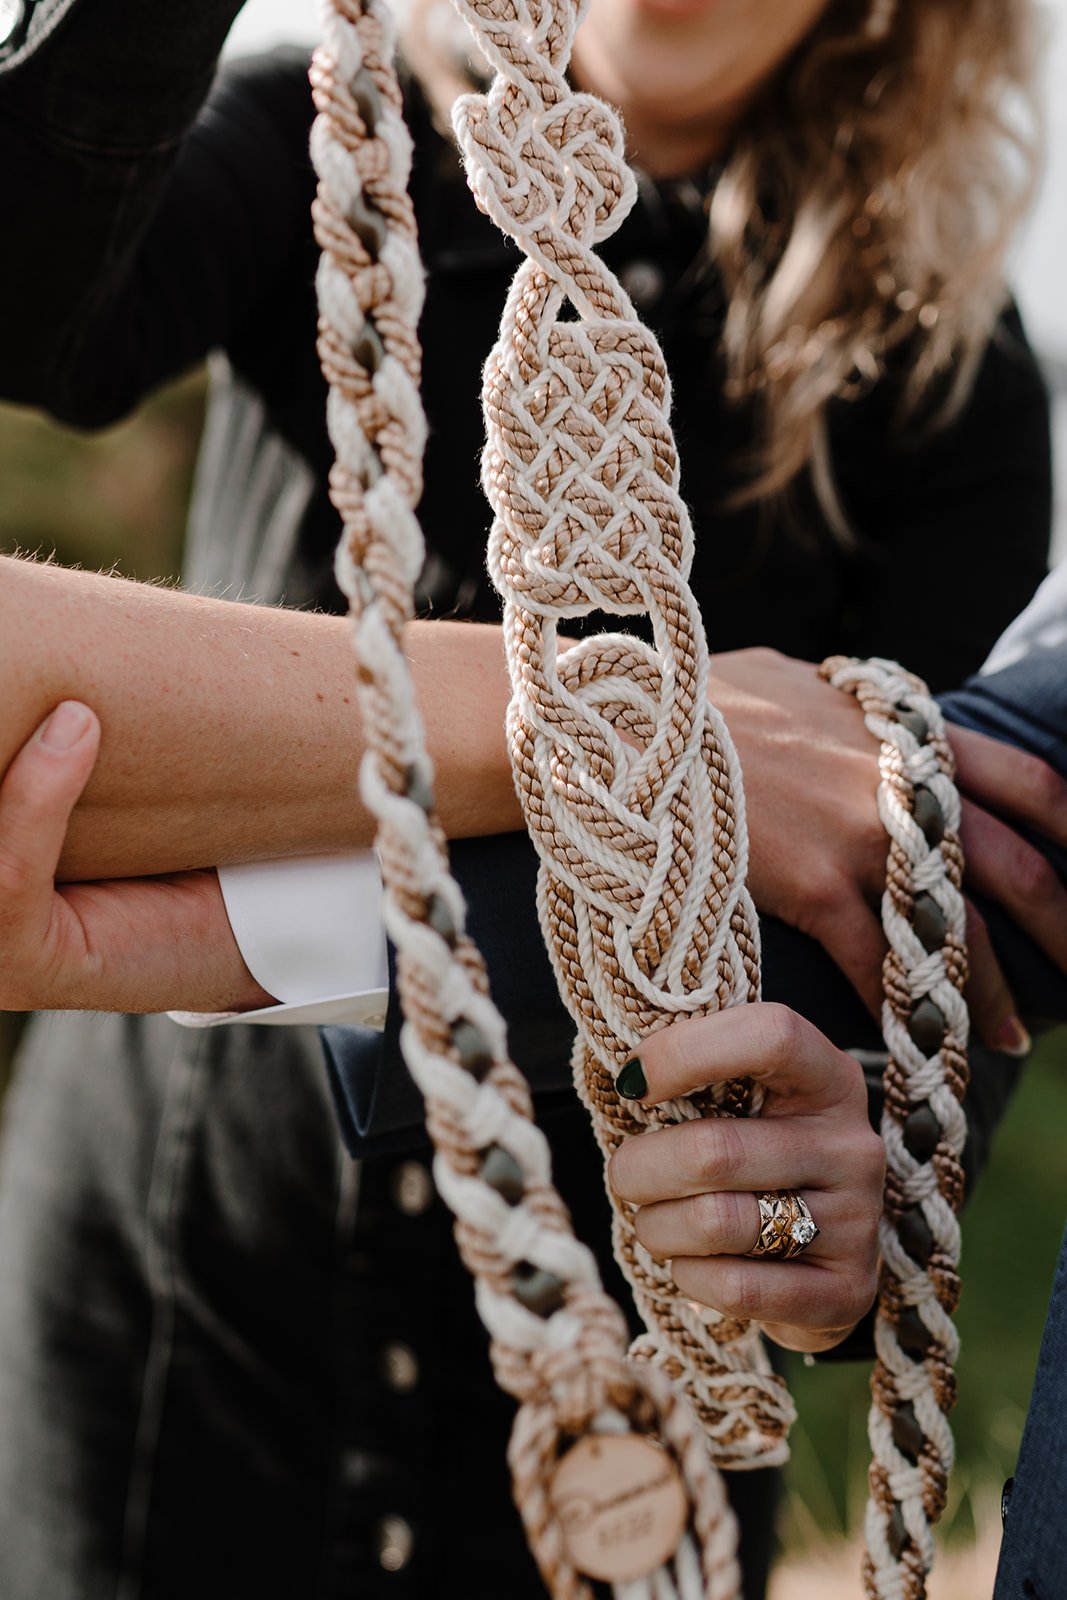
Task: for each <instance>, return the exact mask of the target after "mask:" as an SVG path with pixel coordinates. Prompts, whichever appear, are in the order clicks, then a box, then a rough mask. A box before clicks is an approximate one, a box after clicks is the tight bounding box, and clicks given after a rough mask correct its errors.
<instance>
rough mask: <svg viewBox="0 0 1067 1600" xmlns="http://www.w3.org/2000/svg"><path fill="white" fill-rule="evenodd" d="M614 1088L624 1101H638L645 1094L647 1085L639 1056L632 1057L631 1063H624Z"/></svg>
mask: <svg viewBox="0 0 1067 1600" xmlns="http://www.w3.org/2000/svg"><path fill="white" fill-rule="evenodd" d="M615 1087H616V1089H617V1090H618V1091H619V1093H620V1094H621V1095H622V1097H623V1099H624V1100H640V1098H641V1096H642V1095H643V1094H646V1093H647V1091H648V1083H647V1082H646V1080H645V1069H644V1067H643V1066H642V1065H641V1058H640V1056H634V1058H633V1060H632V1061H628V1062H627V1063H626V1065H625V1066H624V1067H623V1069H622V1071H621V1072H620V1073H619V1076H618V1077H617V1078H616V1079H615Z"/></svg>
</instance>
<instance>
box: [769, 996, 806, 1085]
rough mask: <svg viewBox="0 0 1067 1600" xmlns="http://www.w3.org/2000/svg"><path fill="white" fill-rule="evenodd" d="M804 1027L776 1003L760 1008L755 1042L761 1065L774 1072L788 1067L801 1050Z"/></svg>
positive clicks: (796, 1018) (786, 1008)
mask: <svg viewBox="0 0 1067 1600" xmlns="http://www.w3.org/2000/svg"><path fill="white" fill-rule="evenodd" d="M806 1026H807V1024H806V1023H805V1022H804V1020H803V1018H801V1017H800V1016H798V1015H797V1013H796V1012H795V1011H792V1010H791V1009H790V1008H789V1006H784V1005H781V1004H780V1003H779V1002H777V1001H768V1002H766V1003H765V1004H763V1005H761V1006H760V1009H759V1026H758V1032H757V1042H758V1048H759V1053H760V1058H761V1060H762V1061H763V1063H764V1064H765V1065H766V1066H767V1067H769V1068H771V1069H776V1070H780V1069H781V1068H782V1067H785V1066H788V1065H789V1064H790V1062H792V1061H793V1060H794V1059H795V1058H796V1056H797V1055H798V1054H799V1052H800V1050H801V1049H802V1047H803V1044H804V1034H805V1029H806Z"/></svg>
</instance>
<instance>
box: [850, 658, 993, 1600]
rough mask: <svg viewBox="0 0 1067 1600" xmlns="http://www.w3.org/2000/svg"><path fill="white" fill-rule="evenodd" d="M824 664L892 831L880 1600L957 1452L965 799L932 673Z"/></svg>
mask: <svg viewBox="0 0 1067 1600" xmlns="http://www.w3.org/2000/svg"><path fill="white" fill-rule="evenodd" d="M821 671H822V674H823V676H824V677H826V678H827V679H828V680H829V682H831V683H832V684H834V685H835V686H836V687H837V688H839V689H843V690H845V691H846V692H847V693H850V694H853V695H855V696H856V698H857V699H858V701H859V703H860V705H861V706H862V708H863V711H864V715H865V720H866V723H867V726H868V728H869V729H870V731H871V733H872V734H873V735H874V737H875V738H876V739H878V740H879V741H880V742H881V755H880V761H879V765H880V769H881V776H882V781H881V784H880V787H879V791H878V808H879V812H880V815H881V818H882V822H883V824H884V826H885V829H886V832H887V833H888V834H889V839H890V848H889V869H888V874H887V879H886V890H885V896H884V899H883V904H882V922H883V926H884V928H885V932H886V936H887V938H888V940H889V954H888V955H887V957H886V962H885V970H884V985H885V996H886V999H885V1006H884V1011H883V1030H884V1033H885V1040H886V1044H887V1045H888V1047H889V1052H890V1059H889V1065H888V1066H887V1068H886V1077H885V1089H886V1097H885V1111H884V1114H883V1118H882V1137H883V1139H884V1141H885V1147H886V1157H887V1178H886V1192H885V1210H884V1213H883V1217H882V1225H881V1247H882V1269H881V1281H880V1285H879V1312H878V1320H877V1324H876V1328H875V1345H876V1349H877V1353H878V1360H877V1364H876V1366H875V1370H874V1374H873V1376H872V1379H871V1392H872V1401H873V1403H872V1406H871V1415H870V1437H871V1449H872V1453H873V1460H872V1464H871V1473H870V1488H871V1497H870V1500H869V1502H868V1506H867V1519H866V1535H867V1552H868V1553H867V1559H866V1562H865V1565H864V1581H865V1583H866V1587H867V1593H868V1594H869V1595H871V1596H874V1597H875V1600H922V1597H923V1596H924V1595H925V1593H926V1574H927V1573H928V1572H929V1571H930V1568H931V1566H932V1564H933V1559H934V1544H933V1535H932V1534H931V1531H930V1527H931V1524H932V1523H934V1522H936V1521H937V1519H938V1518H939V1517H940V1515H941V1513H942V1511H943V1510H944V1506H945V1496H946V1490H947V1483H948V1473H949V1471H950V1469H951V1467H952V1461H953V1455H954V1451H953V1441H952V1433H951V1430H950V1428H949V1425H948V1420H947V1413H948V1412H949V1411H950V1410H951V1408H952V1406H953V1404H954V1402H955V1398H956V1380H955V1374H954V1371H953V1367H954V1364H955V1360H956V1356H957V1353H958V1349H959V1336H958V1334H957V1332H956V1329H955V1327H954V1325H953V1322H952V1313H953V1312H954V1311H955V1309H956V1305H957V1302H958V1300H959V1292H960V1282H959V1273H958V1262H959V1253H960V1230H959V1223H958V1221H957V1217H956V1214H957V1212H958V1211H959V1208H960V1204H961V1202H962V1199H963V1166H962V1161H961V1157H962V1152H963V1144H964V1139H965V1137H966V1131H967V1130H966V1120H965V1117H964V1113H963V1108H962V1106H961V1103H960V1102H961V1101H962V1099H963V1095H964V1091H965V1089H966V1087H967V1075H968V1068H967V1038H968V1020H967V1007H966V1005H965V1003H964V1000H963V995H962V989H963V985H964V983H965V982H966V977H967V955H966V946H965V943H964V932H965V912H964V904H963V896H962V894H961V893H960V882H961V879H962V875H963V856H962V851H961V848H960V841H959V825H960V802H959V795H958V793H957V792H956V788H955V785H954V783H953V781H952V778H953V773H954V771H955V765H954V761H953V757H952V751H951V748H950V746H949V744H948V740H947V739H946V737H945V731H944V722H943V720H942V717H941V711H940V708H939V707H938V705H937V702H936V701H934V700H932V699H931V698H930V696H929V693H928V691H927V689H926V686H925V684H923V683H922V682H921V680H920V679H918V678H916V677H913V676H912V674H910V673H906V672H904V671H903V670H902V669H901V668H900V667H898V666H896V664H895V663H893V662H887V661H878V660H874V661H865V662H857V661H847V660H844V659H842V658H840V657H838V658H834V659H832V660H830V661H827V662H825V663H824V664H823V667H822V668H821Z"/></svg>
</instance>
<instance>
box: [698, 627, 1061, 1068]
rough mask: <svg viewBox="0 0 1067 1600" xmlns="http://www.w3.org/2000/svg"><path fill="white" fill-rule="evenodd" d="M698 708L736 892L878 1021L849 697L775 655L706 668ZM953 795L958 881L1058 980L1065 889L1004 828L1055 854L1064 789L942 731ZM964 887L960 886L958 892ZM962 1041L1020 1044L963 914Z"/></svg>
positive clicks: (872, 911)
mask: <svg viewBox="0 0 1067 1600" xmlns="http://www.w3.org/2000/svg"><path fill="white" fill-rule="evenodd" d="M714 671H715V674H716V676H715V677H714V678H713V680H712V684H711V698H712V700H713V701H714V703H715V704H716V705H717V706H718V707H719V709H720V710H721V711H722V713H723V715H724V716H725V718H726V721H727V725H728V726H729V729H730V732H731V734H732V735H733V738H734V742H735V743H736V745H737V749H738V754H739V755H740V758H741V766H742V770H743V772H744V778H745V800H746V812H747V817H748V829H749V857H750V863H751V864H750V870H749V887H750V889H751V891H752V897H753V899H754V900H755V902H756V905H757V907H758V909H759V910H760V911H763V912H767V913H769V914H770V915H772V916H777V917H780V918H781V919H782V920H783V921H784V922H788V923H789V924H790V925H791V926H792V927H795V928H799V929H801V931H802V932H804V933H807V934H810V935H811V937H812V938H814V939H817V940H818V942H819V943H820V944H821V945H822V946H823V948H824V949H825V950H826V952H827V954H828V955H830V956H831V957H832V958H833V960H834V962H835V963H836V964H837V966H839V967H840V969H841V971H842V972H843V973H844V974H845V976H846V977H847V978H848V979H849V981H850V982H851V983H852V985H853V987H854V988H855V989H856V990H857V992H858V993H859V995H860V997H861V998H862V999H863V1001H864V1002H865V1004H866V1005H867V1007H868V1009H869V1010H870V1011H871V1013H872V1014H873V1015H874V1016H875V1017H876V1018H877V1017H879V1016H880V1014H881V995H882V985H881V969H882V960H883V957H884V955H885V952H886V942H885V938H884V936H883V933H882V928H881V922H880V920H879V916H878V914H877V908H878V907H879V904H880V901H881V896H882V891H883V889H884V887H885V873H886V854H887V849H888V842H887V839H886V835H885V831H884V829H883V828H882V824H881V822H880V821H879V818H878V811H877V805H876V799H875V796H876V791H877V787H878V778H879V775H878V746H877V744H876V742H875V741H874V740H873V739H872V738H871V735H870V734H869V733H868V731H867V728H866V726H865V724H864V720H863V714H862V712H861V710H860V708H859V706H858V705H857V704H856V702H855V700H854V699H853V698H852V697H851V696H850V695H844V694H842V693H841V692H840V691H839V690H837V689H834V688H833V687H832V686H831V685H830V684H828V683H824V682H823V681H822V680H821V679H820V678H818V677H817V676H816V670H815V668H814V667H813V666H812V665H811V664H810V663H809V662H806V661H794V660H791V659H790V658H789V657H788V656H783V655H780V654H779V653H778V652H777V651H775V650H762V649H757V650H738V651H734V652H732V653H730V654H727V655H721V656H717V657H715V659H714ZM948 733H949V737H950V739H951V742H952V745H953V749H954V751H955V753H956V757H957V761H958V764H959V773H958V783H959V787H960V790H961V794H962V797H963V817H962V826H961V832H962V838H963V845H964V850H965V854H966V859H967V876H966V883H967V884H971V885H972V886H973V887H974V888H975V889H977V890H979V891H980V892H981V893H983V894H986V895H987V896H988V897H989V898H990V899H991V900H994V901H996V902H997V903H998V904H999V905H1001V906H1003V907H1004V909H1005V910H1006V911H1007V912H1008V913H1009V915H1010V916H1011V917H1012V919H1013V920H1014V921H1016V922H1017V923H1018V924H1019V926H1020V927H1022V928H1024V929H1025V930H1026V932H1027V933H1028V934H1029V935H1030V937H1031V938H1032V939H1034V941H1035V942H1036V943H1037V944H1039V945H1040V946H1041V948H1042V949H1043V950H1044V951H1045V952H1046V954H1047V955H1048V956H1049V957H1050V958H1051V960H1053V961H1054V962H1055V963H1056V964H1057V965H1058V966H1059V967H1061V968H1062V969H1063V970H1064V971H1067V890H1065V889H1064V887H1063V885H1062V884H1060V882H1059V881H1058V879H1057V878H1056V875H1055V873H1054V872H1053V870H1052V868H1051V867H1050V866H1049V864H1048V862H1047V861H1046V860H1045V858H1044V857H1043V856H1042V855H1041V854H1040V852H1039V851H1037V850H1035V849H1034V848H1033V846H1032V845H1030V844H1028V843H1027V841H1026V840H1025V839H1023V838H1022V837H1021V835H1020V834H1018V833H1016V832H1015V830H1014V829H1013V828H1012V827H1011V826H1010V822H1009V821H1005V820H1003V819H1004V818H1008V819H1015V820H1017V821H1019V822H1024V823H1028V824H1030V825H1031V826H1033V827H1034V828H1035V829H1036V830H1037V831H1038V832H1040V833H1043V834H1045V835H1046V836H1047V837H1048V838H1050V839H1052V840H1054V841H1056V842H1058V843H1060V844H1064V845H1067V783H1065V782H1064V781H1063V779H1062V778H1060V777H1058V776H1057V774H1056V773H1055V772H1053V770H1052V769H1051V767H1049V766H1047V765H1046V764H1045V762H1043V761H1040V760H1039V759H1038V758H1037V757H1036V756H1031V755H1027V754H1025V753H1024V752H1022V751H1019V750H1016V749H1013V748H1012V747H1011V746H1010V745H1005V744H1001V743H1000V742H999V741H998V740H995V739H989V738H986V737H985V736H984V735H982V734H979V733H972V732H969V731H966V730H964V729H960V728H953V727H949V729H948ZM965 887H966V884H965ZM967 938H968V945H969V951H970V963H971V977H970V982H969V983H968V986H967V1001H968V1004H969V1005H970V1007H971V1015H972V1019H973V1022H974V1027H975V1031H976V1033H977V1035H978V1037H979V1038H981V1039H982V1040H983V1042H984V1043H986V1044H987V1045H989V1046H991V1047H992V1048H993V1049H997V1050H1007V1051H1008V1052H1009V1053H1012V1054H1023V1053H1025V1050H1026V1048H1027V1045H1028V1040H1027V1038H1026V1034H1025V1031H1024V1030H1023V1029H1022V1025H1021V1023H1020V1022H1019V1019H1018V1017H1017V1016H1016V1006H1015V1001H1014V998H1013V997H1012V994H1011V992H1010V990H1009V988H1008V984H1007V981H1006V980H1005V978H1004V974H1003V973H1002V971H1001V969H1000V966H999V964H998V962H997V959H996V957H995V956H994V954H993V948H992V945H991V943H990V940H989V935H988V932H987V931H986V927H985V924H984V922H983V921H982V918H981V917H980V916H979V914H978V912H977V911H976V910H975V908H974V906H973V905H972V904H971V903H970V902H969V901H968V902H967Z"/></svg>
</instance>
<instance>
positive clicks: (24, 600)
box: [0, 558, 521, 879]
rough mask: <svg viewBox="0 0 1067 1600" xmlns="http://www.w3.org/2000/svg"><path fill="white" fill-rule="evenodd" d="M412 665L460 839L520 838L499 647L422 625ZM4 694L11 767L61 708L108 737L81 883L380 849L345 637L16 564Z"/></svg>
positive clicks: (83, 831)
mask: <svg viewBox="0 0 1067 1600" xmlns="http://www.w3.org/2000/svg"><path fill="white" fill-rule="evenodd" d="M409 653H410V660H411V664H412V671H413V674H414V678H415V683H416V692H417V694H418V696H419V701H420V705H421V708H422V712H423V716H424V719H425V722H426V729H427V738H428V744H429V750H430V755H431V759H432V760H433V763H434V767H435V771H436V773H437V791H438V798H439V802H440V806H441V816H442V821H443V823H444V826H445V829H446V831H447V832H448V833H449V834H451V835H452V836H454V837H465V836H470V835H476V834H487V833H495V832H500V831H504V830H506V829H509V828H513V827H517V826H519V825H520V823H521V818H520V815H519V809H518V803H517V800H516V798H515V793H514V789H513V786H512V781H511V775H510V770H509V767H508V760H507V752H506V748H505V741H504V733H503V726H504V711H505V706H506V703H507V693H508V691H507V675H506V671H505V667H504V660H503V648H502V641H501V633H500V629H499V628H495V627H488V626H476V625H473V624H467V623H450V622H423V623H414V624H412V626H411V628H410V629H409ZM0 682H3V684H4V685H5V690H4V699H3V707H4V709H3V713H2V715H0V766H2V767H6V766H7V764H8V762H9V761H10V760H11V758H12V757H13V756H14V754H15V752H16V751H17V750H18V749H19V747H20V746H21V745H22V744H23V742H24V741H25V740H26V739H27V738H28V736H29V734H30V733H31V732H32V730H33V728H34V727H36V726H37V725H38V724H39V723H40V722H41V721H42V720H43V718H44V717H45V716H46V715H47V713H48V711H49V710H50V709H51V708H52V707H53V706H54V705H56V704H57V703H58V702H59V701H60V700H64V699H76V700H82V701H84V702H86V703H87V704H89V705H91V706H92V707H93V708H94V710H95V711H96V712H97V714H98V716H99V717H100V720H101V723H102V726H103V741H102V746H101V753H100V758H99V761H98V763H97V767H96V770H95V771H94V774H93V777H92V780H91V782H90V784H89V787H88V789H87V791H86V793H85V796H84V798H83V800H82V801H81V803H80V804H79V806H78V809H77V811H76V812H75V815H74V819H73V823H72V826H71V830H70V834H69V837H68V841H67V845H66V848H65V851H64V855H63V860H62V866H61V876H62V877H64V878H67V879H74V878H78V879H81V878H96V877H103V876H133V875H138V874H145V873H158V872H174V871H181V870H184V869H186V868H190V867H204V866H211V865H217V864H220V863H225V862H232V861H243V860H252V859H263V858H267V857H270V856H275V855H288V854H297V853H313V852H319V851H330V850H344V849H349V848H358V847H360V846H365V845H368V844H370V843H371V842H372V839H373V831H374V830H373V822H372V819H371V817H370V816H369V814H368V813H367V811H366V809H365V807H364V806H363V804H362V802H361V801H360V799H359V796H358V792H357V787H356V784H357V774H358V768H359V761H360V757H361V755H362V749H363V745H362V733H361V724H360V718H359V711H358V706H357V703H356V690H355V665H354V657H353V654H352V649H351V644H350V642H349V633H348V627H347V624H346V623H345V622H344V621H343V620H341V619H338V618H334V617H324V616H318V615H313V614H308V613H304V612H293V611H283V610H275V609H269V608H266V607H260V606H246V605H238V604H235V603H234V602H232V601H223V600H215V599H209V598H204V597H201V596H194V595H188V594H185V593H181V592H178V591H174V590H169V589H157V588H151V587H149V586H147V585H141V584H133V583H128V582H126V581H125V580H122V579H117V578H108V577H100V576H96V575H93V574H89V573H81V572H70V571H68V570H65V569H62V568H58V567H50V566H43V565H37V564H35V563H32V562H23V561H17V560H13V559H11V558H2V559H0Z"/></svg>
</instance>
